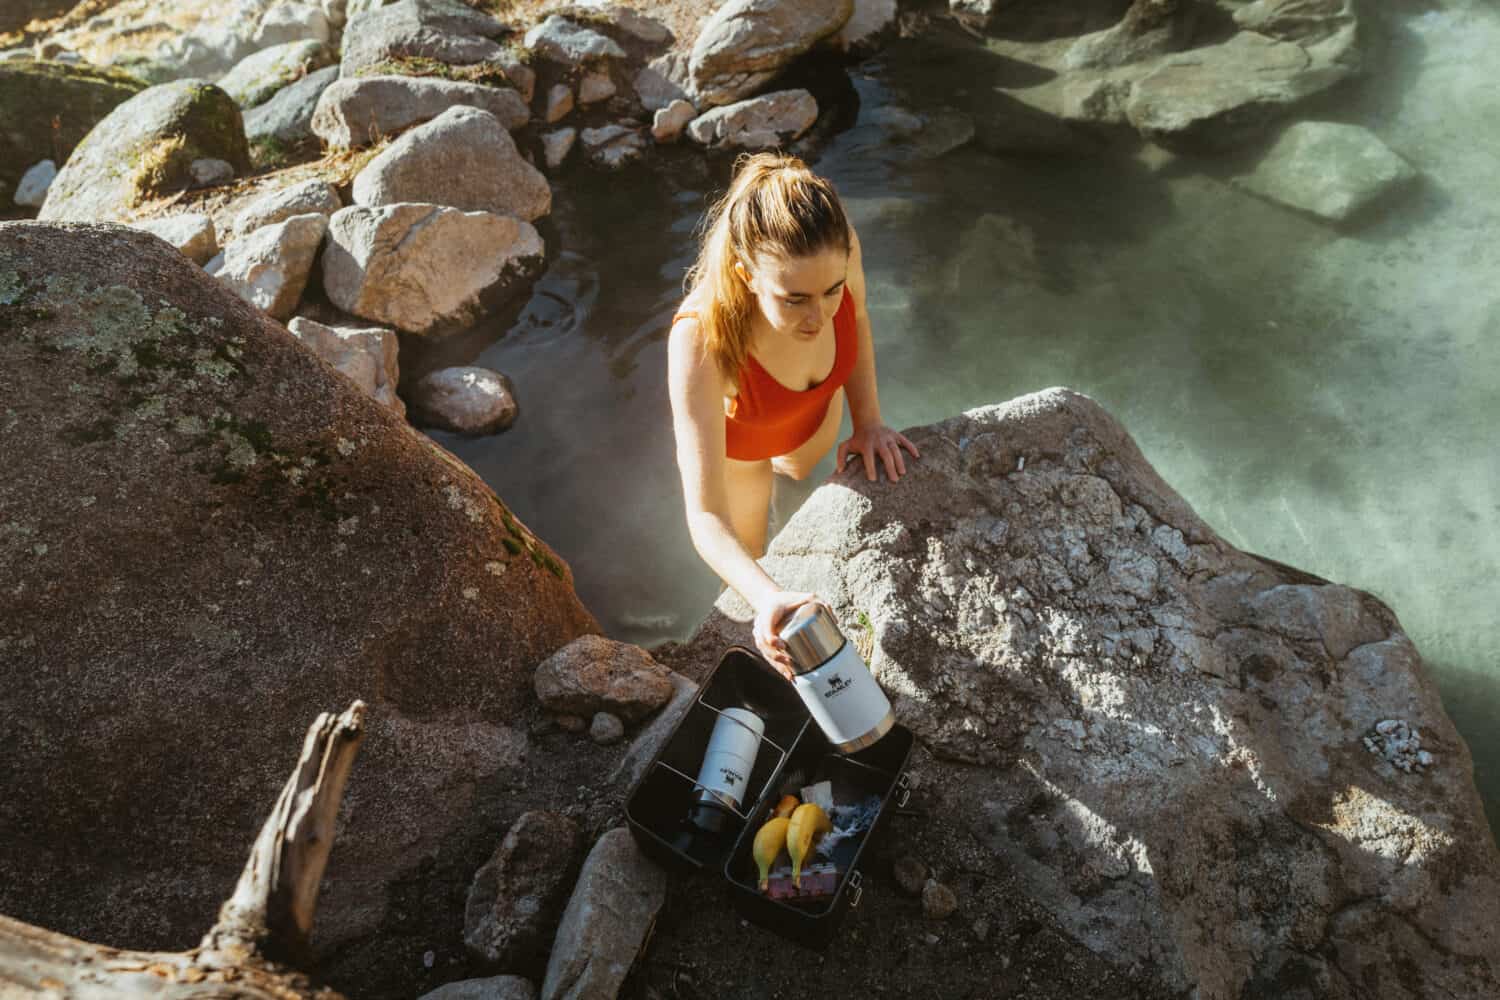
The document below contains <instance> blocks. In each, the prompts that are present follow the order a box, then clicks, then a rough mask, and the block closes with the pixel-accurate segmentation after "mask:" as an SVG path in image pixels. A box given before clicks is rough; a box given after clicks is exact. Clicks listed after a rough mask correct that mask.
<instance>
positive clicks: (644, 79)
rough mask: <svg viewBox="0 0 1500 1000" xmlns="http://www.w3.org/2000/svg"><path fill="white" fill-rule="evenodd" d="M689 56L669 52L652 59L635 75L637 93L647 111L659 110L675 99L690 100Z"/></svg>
mask: <svg viewBox="0 0 1500 1000" xmlns="http://www.w3.org/2000/svg"><path fill="white" fill-rule="evenodd" d="M690 79H691V77H690V75H689V71H688V59H687V56H686V55H684V54H683V53H680V52H668V53H666V54H664V55H660V56H657V57H656V58H655V59H653V60H651V61H650V62H649V63H647V64H646V65H645V67H643V68H642V69H641V71H640V72H639V73H637V74H636V75H635V80H634V84H633V85H634V87H635V93H636V96H637V97H638V98H640V101H641V104H642V105H644V106H645V108H646V110H647V111H659V110H661V109H662V108H665V107H667V106H668V105H670V104H671V103H672V102H673V101H679V100H682V101H685V100H688V81H689V80H690Z"/></svg>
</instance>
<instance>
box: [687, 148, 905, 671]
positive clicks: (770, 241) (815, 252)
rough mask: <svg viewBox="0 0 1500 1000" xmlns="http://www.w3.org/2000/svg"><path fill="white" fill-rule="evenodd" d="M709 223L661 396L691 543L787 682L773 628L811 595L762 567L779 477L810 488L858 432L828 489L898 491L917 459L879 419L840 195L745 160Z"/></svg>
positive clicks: (802, 175) (794, 169) (790, 172)
mask: <svg viewBox="0 0 1500 1000" xmlns="http://www.w3.org/2000/svg"><path fill="white" fill-rule="evenodd" d="M736 168H737V169H736V171H735V176H734V180H733V181H732V182H731V183H730V187H729V191H728V192H727V193H726V194H725V195H724V196H723V197H722V198H721V199H720V200H719V201H718V202H716V203H715V204H714V205H713V207H712V208H711V209H710V210H709V213H708V215H707V217H706V219H705V226H704V229H703V240H702V244H701V246H700V248H699V253H698V259H697V261H696V263H694V264H693V266H692V267H691V268H690V269H689V270H688V275H687V282H688V295H687V298H686V299H685V300H684V302H683V309H682V310H681V311H680V312H678V313H677V315H676V316H674V317H673V322H672V332H671V335H670V337H669V339H668V348H667V355H668V381H669V384H670V390H671V398H672V422H673V427H674V430H675V433H676V437H677V465H678V469H679V470H680V471H681V473H682V492H683V497H684V499H685V501H686V505H687V520H688V530H689V531H690V532H691V534H692V538H693V546H694V547H695V548H696V549H697V550H698V554H699V555H700V556H702V557H703V560H704V562H706V563H708V565H709V566H710V567H712V568H713V570H714V572H716V573H718V574H719V577H720V578H721V579H723V581H724V582H725V583H727V584H728V585H729V586H731V587H733V588H734V589H735V590H736V591H738V592H739V593H740V595H741V596H743V597H744V598H745V600H746V601H748V602H749V603H750V605H751V607H753V608H754V609H755V623H754V625H753V631H754V635H755V645H756V647H757V648H758V649H759V650H760V652H761V655H762V656H764V657H765V658H766V660H767V661H768V662H770V663H771V665H772V666H774V667H776V668H777V669H778V670H779V671H780V672H781V673H782V674H783V675H784V676H786V677H788V678H790V677H791V676H792V664H791V659H790V657H789V656H788V655H787V651H786V644H785V642H783V641H782V639H781V638H780V637H779V636H778V635H777V634H776V633H777V631H778V629H779V627H780V624H781V621H782V619H783V618H784V617H785V616H786V615H787V614H789V613H790V612H791V611H793V610H795V609H796V608H798V607H800V606H801V605H803V604H806V603H808V602H810V601H814V600H817V597H816V595H814V594H808V593H798V592H790V591H786V590H783V589H782V588H781V586H780V585H779V584H777V583H776V581H775V580H772V579H771V577H770V576H769V575H768V574H767V573H766V572H765V570H763V569H761V567H760V566H759V564H757V563H756V559H758V558H760V556H761V555H763V554H764V553H765V547H766V520H767V514H768V513H769V510H770V506H771V488H772V477H773V474H774V473H781V474H782V475H785V476H790V477H791V478H793V479H803V478H806V477H807V476H808V475H809V474H810V473H811V472H812V470H813V468H814V466H816V465H817V464H818V462H819V461H820V460H821V459H822V458H823V456H824V455H826V454H828V451H829V449H830V448H831V447H833V442H834V440H835V439H836V438H837V436H838V430H839V422H840V420H841V418H842V416H843V406H844V401H845V399H846V398H847V400H848V403H849V414H850V417H851V419H852V421H853V424H854V433H853V434H852V435H851V436H850V437H849V439H848V440H846V441H844V442H843V443H841V444H840V445H839V447H838V455H837V457H836V459H835V474H836V473H837V471H838V470H842V469H843V467H844V462H845V460H846V459H848V458H849V457H851V456H853V455H856V454H857V455H859V456H860V457H861V459H862V460H863V463H864V472H865V476H866V477H867V478H868V479H870V480H871V481H872V482H873V481H874V480H875V478H876V474H877V472H876V466H877V461H878V462H880V463H883V464H884V466H885V473H886V476H887V477H888V478H889V479H890V480H891V481H893V482H894V481H896V480H899V479H900V478H901V477H902V476H903V475H905V473H906V464H905V461H904V459H903V456H902V454H901V449H903V448H905V449H906V450H907V451H909V452H910V453H911V455H912V457H913V458H918V457H920V455H919V454H918V452H917V449H916V446H915V445H913V444H912V443H911V442H910V441H908V440H907V439H906V438H905V437H904V436H902V435H901V434H899V433H897V432H896V431H894V430H892V429H891V428H889V427H887V426H886V425H885V424H884V423H882V422H881V419H880V403H879V400H878V399H877V397H876V393H875V348H874V344H873V343H872V341H871V337H870V317H869V315H868V314H867V313H866V311H865V275H864V268H863V266H862V263H861V258H860V247H859V237H858V236H857V235H856V234H855V232H854V228H853V227H852V226H850V225H849V222H848V220H847V219H846V218H845V216H844V209H843V206H842V205H841V204H840V203H839V198H838V194H837V193H836V192H835V191H834V189H833V185H831V184H830V183H828V181H826V180H824V179H823V178H821V177H818V176H817V175H815V174H813V172H812V171H810V170H809V169H808V168H807V166H806V165H805V164H803V163H802V161H800V160H798V159H797V158H796V157H792V156H785V155H782V154H777V153H757V154H755V155H753V156H751V155H742V156H741V158H740V160H739V161H738V162H737V164H736Z"/></svg>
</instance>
